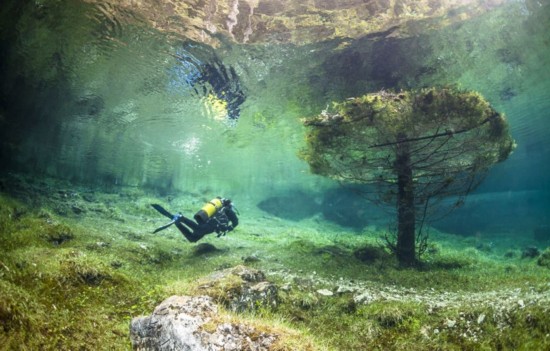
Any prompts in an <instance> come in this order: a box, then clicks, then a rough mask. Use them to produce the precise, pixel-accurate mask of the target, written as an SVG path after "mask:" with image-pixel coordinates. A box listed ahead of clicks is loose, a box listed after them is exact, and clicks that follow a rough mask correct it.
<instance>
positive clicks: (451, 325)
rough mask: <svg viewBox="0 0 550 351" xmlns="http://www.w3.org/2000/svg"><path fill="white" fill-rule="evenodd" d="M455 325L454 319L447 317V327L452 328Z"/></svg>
mask: <svg viewBox="0 0 550 351" xmlns="http://www.w3.org/2000/svg"><path fill="white" fill-rule="evenodd" d="M455 325H456V321H455V320H452V319H447V327H448V328H454V327H455Z"/></svg>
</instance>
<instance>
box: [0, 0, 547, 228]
mask: <svg viewBox="0 0 550 351" xmlns="http://www.w3.org/2000/svg"><path fill="white" fill-rule="evenodd" d="M549 14H550V6H548V5H547V4H544V3H542V2H537V1H510V2H505V3H504V4H503V5H502V6H498V7H496V8H494V9H492V10H490V11H488V12H486V13H483V14H481V15H479V16H476V17H473V18H471V19H468V20H466V21H455V22H454V23H451V24H449V25H448V26H443V27H437V28H435V29H430V27H429V26H428V25H424V26H421V27H420V28H422V29H420V30H418V32H417V33H414V34H413V35H410V36H407V35H405V36H401V37H395V36H391V35H389V36H384V35H380V36H367V37H359V38H357V39H354V40H352V39H345V38H336V39H331V40H327V41H319V42H315V43H309V44H304V45H296V44H291V43H284V42H281V41H277V42H270V43H246V44H243V43H235V42H233V41H231V40H221V41H220V44H219V45H217V46H216V47H211V46H209V45H207V44H203V43H199V42H196V41H194V40H191V39H189V38H185V37H182V36H176V35H173V34H170V33H166V32H159V31H158V30H155V29H153V28H151V27H150V26H149V25H148V24H147V23H146V21H144V20H143V19H141V18H140V17H139V16H137V15H135V14H134V13H133V12H132V11H131V10H128V9H122V8H121V7H119V6H117V5H115V4H109V3H102V4H100V5H88V4H85V3H80V2H71V3H70V4H69V3H63V2H55V1H44V2H15V1H14V2H11V3H10V4H8V5H6V6H5V8H4V9H3V10H2V13H1V16H2V32H1V38H2V42H1V45H2V56H1V58H2V65H1V66H0V69H1V70H2V76H3V77H4V79H3V84H2V89H1V94H2V95H1V98H2V100H1V102H2V110H1V111H0V113H1V119H0V123H1V127H2V129H1V132H0V135H1V139H2V142H1V146H2V152H1V154H0V156H1V162H2V164H3V167H2V170H3V171H4V172H7V171H17V172H23V173H29V174H33V175H35V176H36V177H41V176H46V175H47V176H53V177H58V178H63V179H69V180H72V181H75V182H82V183H89V184H95V185H97V186H100V187H101V186H103V187H108V186H112V185H115V184H124V185H134V186H140V187H141V186H143V187H149V188H153V189H156V190H157V191H159V192H160V193H162V194H167V193H172V192H177V191H185V192H192V193H197V194H204V196H209V194H212V193H219V194H224V195H225V196H228V197H231V198H233V199H235V200H236V201H238V202H240V203H242V204H245V205H246V206H259V208H260V209H262V210H264V211H265V212H268V213H269V214H271V215H275V216H281V217H285V218H290V219H300V218H306V217H308V216H312V215H315V214H318V213H322V212H325V214H326V215H325V217H323V218H325V220H327V221H338V219H337V218H338V217H341V216H338V215H336V216H333V218H331V214H333V213H336V214H338V213H342V214H343V215H344V217H345V216H349V218H347V219H344V220H340V222H343V224H346V223H345V222H346V221H348V222H349V223H348V224H349V227H350V228H361V227H362V226H363V225H365V224H366V223H370V222H373V221H384V220H385V219H387V218H384V215H383V214H381V213H379V211H377V210H376V209H374V208H370V207H368V208H369V210H368V211H367V210H364V209H362V210H357V211H358V212H357V211H354V210H352V209H356V208H358V207H365V208H367V206H368V205H361V203H362V202H361V200H360V198H359V197H357V196H355V195H354V192H353V191H348V190H345V189H341V188H340V187H339V184H336V183H333V182H331V181H329V180H327V179H323V178H321V177H318V176H314V175H312V174H310V172H309V169H308V166H307V164H305V162H304V161H302V160H300V159H299V158H298V156H297V153H298V152H299V150H300V148H302V147H303V140H304V129H303V127H302V125H301V122H300V118H302V117H306V116H311V115H314V114H317V113H319V112H320V111H321V110H322V109H324V108H325V107H326V106H327V105H328V104H330V103H331V101H333V100H342V99H345V98H347V97H351V96H357V95H360V94H364V93H367V92H373V91H377V90H380V89H396V90H398V89H411V88H418V87H423V86H431V85H459V86H460V87H462V88H465V89H474V90H478V91H480V92H481V93H482V94H483V95H484V96H485V97H486V98H487V99H488V100H489V101H490V102H491V103H492V104H493V105H494V106H495V107H496V108H497V109H498V110H499V111H503V112H505V113H506V115H507V116H508V118H509V121H510V125H511V133H512V135H513V137H514V138H515V139H516V140H517V143H518V148H517V149H516V151H515V152H514V154H513V155H512V156H511V158H510V159H509V160H507V161H506V162H504V163H502V164H499V165H497V166H496V167H495V168H494V169H493V170H492V171H491V173H490V174H489V176H488V178H487V179H486V181H485V182H484V183H483V184H482V185H481V187H480V188H479V189H478V190H477V193H475V194H473V195H472V196H471V197H470V198H471V201H468V202H467V205H466V206H465V207H464V209H462V210H460V211H457V212H456V213H455V214H454V215H453V216H452V217H450V218H449V219H448V220H447V221H446V222H443V223H442V224H441V228H444V229H445V230H446V231H449V232H457V233H461V234H473V233H475V232H476V231H479V230H486V231H496V232H498V231H502V230H504V229H506V228H508V229H509V228H510V227H511V226H513V227H517V229H521V232H522V233H524V235H530V233H531V232H532V230H533V228H536V227H538V226H540V225H546V224H548V221H549V220H550V219H549V218H548V215H547V213H549V211H548V210H549V208H550V195H549V194H550V188H549V184H550V176H549V174H550V169H549V167H550V166H549V164H550V162H548V161H550V141H549V139H548V137H547V135H548V132H549V131H550V128H549V123H550V122H549V121H548V118H547V117H548V116H547V112H546V111H548V109H549V108H550V94H549V93H548V91H550V89H549V88H550V83H549V82H550V70H548V65H549V64H550V48H549V45H550V44H549V43H550V34H549V33H550V31H548V29H549V28H548V23H550V21H549ZM449 16H450V15H449ZM214 38H216V39H217V38H218V37H216V36H214ZM350 204H351V205H350ZM350 208H352V209H350ZM351 212H353V213H354V215H353V216H351V215H350V213H351ZM464 218H469V219H471V220H469V221H467V223H464V222H465V221H464ZM503 228H504V229H503Z"/></svg>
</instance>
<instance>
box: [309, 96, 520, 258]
mask: <svg viewBox="0 0 550 351" xmlns="http://www.w3.org/2000/svg"><path fill="white" fill-rule="evenodd" d="M304 124H305V125H306V126H307V127H309V131H308V135H307V138H306V141H307V147H306V149H305V150H303V153H302V157H303V158H304V159H305V160H306V161H307V162H308V163H309V165H310V168H311V171H312V172H313V173H316V174H319V175H323V176H328V177H331V178H333V179H337V180H339V181H344V182H355V183H366V184H375V185H376V187H374V189H375V190H374V191H373V192H372V194H370V195H371V199H373V200H375V201H377V202H378V203H382V204H390V205H392V206H395V207H394V208H395V211H396V215H397V230H396V239H390V238H388V237H387V239H388V244H389V245H390V247H391V248H392V250H393V251H394V252H395V254H396V256H397V258H398V260H399V262H400V264H401V265H404V266H412V265H415V264H416V263H417V262H418V258H419V255H420V254H421V253H422V251H423V250H424V249H425V248H426V241H427V236H425V235H426V234H425V232H424V231H423V226H424V222H425V220H426V219H427V217H429V216H430V215H433V214H434V213H435V211H440V210H441V209H442V205H441V201H438V200H441V199H443V198H445V197H449V196H457V199H458V200H456V201H455V202H454V206H458V205H460V204H461V203H462V201H463V198H464V196H466V195H467V194H468V193H469V192H470V191H472V190H473V189H474V188H475V187H476V186H477V185H479V183H480V182H481V180H482V179H483V177H484V175H485V174H486V172H487V170H488V169H489V168H490V167H491V166H492V165H493V164H495V163H497V162H500V161H503V160H505V159H506V158H507V157H508V156H509V155H510V153H511V152H512V150H513V149H514V147H515V143H514V140H513V139H512V137H511V136H510V134H509V132H508V124H507V121H506V119H505V117H504V115H502V114H500V113H498V112H496V111H495V110H494V109H493V108H492V107H491V106H490V105H489V103H488V102H487V101H485V100H484V99H483V97H481V96H480V95H479V94H478V93H475V92H465V91H458V90H455V89H451V88H444V89H436V88H431V89H423V90H419V91H410V92H400V93H392V92H387V91H381V92H379V93H375V94H368V95H365V96H362V97H358V98H351V99H348V100H346V101H345V102H342V103H335V104H334V108H333V112H328V111H323V112H322V113H321V114H320V115H319V116H316V117H313V118H309V119H306V120H304Z"/></svg>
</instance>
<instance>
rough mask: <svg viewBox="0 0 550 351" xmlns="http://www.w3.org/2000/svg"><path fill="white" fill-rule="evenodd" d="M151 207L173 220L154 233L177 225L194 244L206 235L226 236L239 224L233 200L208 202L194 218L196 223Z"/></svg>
mask: <svg viewBox="0 0 550 351" xmlns="http://www.w3.org/2000/svg"><path fill="white" fill-rule="evenodd" d="M151 206H153V208H154V209H155V210H157V211H158V212H160V213H161V214H163V215H164V216H166V217H168V218H170V219H171V220H172V221H171V222H170V223H168V224H166V225H163V226H162V227H159V228H157V229H155V231H154V232H153V233H157V232H160V231H161V230H164V229H166V228H168V227H169V226H171V225H172V224H175V225H176V227H177V228H178V229H179V231H180V232H181V233H182V234H183V236H185V238H186V239H187V240H189V241H190V242H192V243H194V242H197V241H199V240H200V239H202V238H203V237H204V236H205V235H206V234H211V233H214V232H216V234H217V237H218V238H219V237H220V236H224V235H225V234H227V233H228V232H230V231H232V230H233V229H235V227H236V226H237V225H238V224H239V219H238V218H237V213H239V211H238V210H237V209H236V208H235V206H234V205H233V203H232V202H231V200H229V199H224V198H221V197H219V196H218V197H216V198H214V199H212V200H210V201H209V202H207V203H206V204H205V205H204V206H203V207H202V208H201V209H200V210H199V211H198V212H197V213H196V214H195V216H193V219H194V221H193V220H192V219H189V218H187V217H185V216H184V215H182V214H181V213H177V214H175V215H173V214H171V213H170V212H168V211H167V210H165V209H164V208H163V207H162V206H160V205H158V204H152V205H151ZM229 222H231V223H229Z"/></svg>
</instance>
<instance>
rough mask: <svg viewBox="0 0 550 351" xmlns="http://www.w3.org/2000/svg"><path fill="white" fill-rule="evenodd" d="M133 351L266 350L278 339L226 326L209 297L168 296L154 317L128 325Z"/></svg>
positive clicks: (246, 328) (238, 326)
mask: <svg viewBox="0 0 550 351" xmlns="http://www.w3.org/2000/svg"><path fill="white" fill-rule="evenodd" d="M130 339H131V341H132V348H133V350H139V351H149V350H151V351H152V350H155V351H163V350H166V351H168V350H187V351H203V350H204V351H206V350H208V351H217V350H224V351H237V350H258V351H263V350H269V349H270V347H271V345H272V344H273V343H274V342H275V341H276V340H277V339H278V335H276V334H270V333H266V332H260V331H258V330H256V329H255V328H254V327H252V326H248V325H245V324H237V323H229V322H227V321H224V320H223V319H222V318H220V316H219V315H218V307H217V305H216V304H214V302H213V301H212V299H211V298H210V297H208V296H196V297H190V296H171V297H169V298H168V299H166V300H164V301H163V302H162V303H161V304H160V305H158V306H157V307H156V308H155V310H154V312H153V314H152V315H150V316H147V317H136V318H134V319H132V322H131V323H130Z"/></svg>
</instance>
